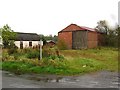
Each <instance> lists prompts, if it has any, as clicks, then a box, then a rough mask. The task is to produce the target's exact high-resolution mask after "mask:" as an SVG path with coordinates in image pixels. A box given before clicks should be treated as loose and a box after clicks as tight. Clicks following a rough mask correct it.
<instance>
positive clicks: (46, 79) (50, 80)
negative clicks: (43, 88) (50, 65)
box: [28, 77, 62, 82]
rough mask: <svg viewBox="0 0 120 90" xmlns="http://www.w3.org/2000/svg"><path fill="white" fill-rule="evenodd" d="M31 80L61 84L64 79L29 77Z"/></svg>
mask: <svg viewBox="0 0 120 90" xmlns="http://www.w3.org/2000/svg"><path fill="white" fill-rule="evenodd" d="M28 79H29V80H35V81H43V82H60V81H61V79H62V77H57V78H48V77H29V78H28Z"/></svg>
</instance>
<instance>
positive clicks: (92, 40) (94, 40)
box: [87, 31, 98, 48]
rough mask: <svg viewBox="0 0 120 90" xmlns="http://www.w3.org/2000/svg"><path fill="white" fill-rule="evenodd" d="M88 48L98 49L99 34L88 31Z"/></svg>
mask: <svg viewBox="0 0 120 90" xmlns="http://www.w3.org/2000/svg"><path fill="white" fill-rule="evenodd" d="M87 41H88V48H96V47H97V46H98V34H97V32H90V31H88V40H87Z"/></svg>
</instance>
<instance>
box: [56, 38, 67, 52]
mask: <svg viewBox="0 0 120 90" xmlns="http://www.w3.org/2000/svg"><path fill="white" fill-rule="evenodd" d="M57 47H58V48H59V49H60V50H66V49H68V46H67V44H66V43H65V41H63V40H59V41H58V43H57Z"/></svg>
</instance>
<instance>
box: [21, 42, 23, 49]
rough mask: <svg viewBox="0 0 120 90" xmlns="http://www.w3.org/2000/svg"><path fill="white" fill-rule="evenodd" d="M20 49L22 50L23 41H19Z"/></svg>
mask: <svg viewBox="0 0 120 90" xmlns="http://www.w3.org/2000/svg"><path fill="white" fill-rule="evenodd" d="M20 49H23V41H20Z"/></svg>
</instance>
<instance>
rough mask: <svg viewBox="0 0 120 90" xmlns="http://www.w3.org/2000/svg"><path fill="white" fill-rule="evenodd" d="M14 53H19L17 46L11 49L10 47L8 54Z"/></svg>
mask: <svg viewBox="0 0 120 90" xmlns="http://www.w3.org/2000/svg"><path fill="white" fill-rule="evenodd" d="M14 53H17V48H10V49H8V54H9V55H11V54H14Z"/></svg>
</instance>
